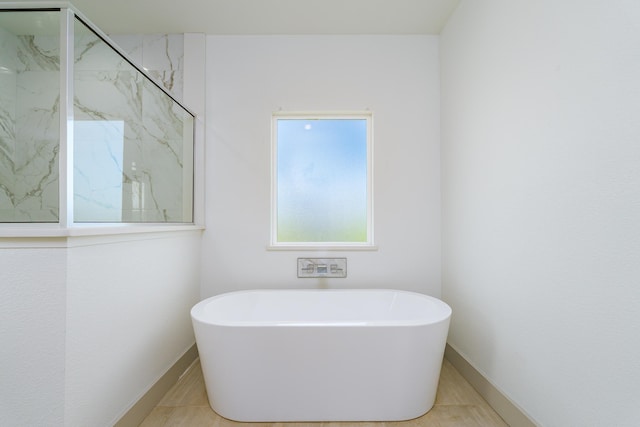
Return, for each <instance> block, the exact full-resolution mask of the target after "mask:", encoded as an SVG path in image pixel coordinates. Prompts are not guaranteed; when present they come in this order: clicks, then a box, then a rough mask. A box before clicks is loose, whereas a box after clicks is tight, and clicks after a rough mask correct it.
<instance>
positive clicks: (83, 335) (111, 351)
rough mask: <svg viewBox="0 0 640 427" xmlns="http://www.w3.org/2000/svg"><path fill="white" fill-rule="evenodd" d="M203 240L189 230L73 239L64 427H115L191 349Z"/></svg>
mask: <svg viewBox="0 0 640 427" xmlns="http://www.w3.org/2000/svg"><path fill="white" fill-rule="evenodd" d="M105 239H107V241H106V242H105ZM200 240H201V232H200V231H191V232H180V233H160V234H153V233H152V234H150V235H147V236H135V238H134V239H131V238H130V237H128V238H126V237H125V238H124V239H123V238H122V237H120V238H118V237H112V238H101V239H100V243H98V244H96V243H94V242H92V238H84V239H81V240H80V241H76V240H74V241H73V245H74V247H72V248H70V249H68V251H69V253H68V260H67V265H68V283H67V333H66V364H65V368H66V383H65V425H67V426H88V425H95V426H107V425H112V424H113V423H114V422H116V421H117V420H118V419H119V418H120V417H121V416H122V415H124V412H125V411H126V410H128V409H129V407H130V406H131V405H132V404H133V403H135V402H137V401H138V399H139V398H140V397H141V396H142V395H143V394H144V393H145V392H146V391H147V390H148V389H149V388H150V387H151V386H152V385H153V384H154V383H155V382H156V381H157V380H158V379H159V378H160V377H161V376H162V375H163V374H164V373H165V372H166V371H167V370H168V369H169V368H170V367H171V366H172V365H173V364H174V363H175V362H176V361H177V360H178V359H179V358H180V357H181V356H182V355H183V354H184V353H185V352H186V351H187V350H188V349H189V348H190V347H191V346H192V345H193V343H194V342H195V338H194V336H193V328H192V326H191V317H190V315H189V312H190V310H191V307H193V305H194V304H195V303H196V302H197V301H198V300H199V287H198V284H199V269H200Z"/></svg>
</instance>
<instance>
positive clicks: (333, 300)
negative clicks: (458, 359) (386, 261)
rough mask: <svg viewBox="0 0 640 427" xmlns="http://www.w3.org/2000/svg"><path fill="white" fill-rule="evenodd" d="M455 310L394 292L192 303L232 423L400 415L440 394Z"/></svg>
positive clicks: (218, 406)
mask: <svg viewBox="0 0 640 427" xmlns="http://www.w3.org/2000/svg"><path fill="white" fill-rule="evenodd" d="M450 317H451V308H449V306H448V305H447V304H445V303H444V302H442V301H440V300H438V299H436V298H432V297H429V296H426V295H423V294H418V293H413V292H405V291H396V290H373V289H370V290H326V289H323V290H264V291H240V292H231V293H227V294H222V295H218V296H214V297H211V298H208V299H205V300H203V301H201V302H199V303H198V304H196V305H195V306H194V307H193V309H192V310H191V318H192V320H193V327H194V331H195V336H196V342H197V345H198V351H199V353H200V360H201V365H202V371H203V374H204V381H205V386H206V389H207V392H208V396H209V403H210V405H211V407H212V408H213V410H214V411H216V412H217V413H218V414H219V415H221V416H223V417H225V418H228V419H231V420H236V421H247V422H252V421H264V422H277V421H281V422H285V421H398V420H407V419H412V418H416V417H419V416H421V415H423V414H424V413H426V412H427V411H428V410H429V409H431V407H432V406H433V404H434V402H435V397H436V389H437V387H438V379H439V377H440V368H441V366H442V357H443V354H444V348H445V343H446V339H447V333H448V329H449V319H450Z"/></svg>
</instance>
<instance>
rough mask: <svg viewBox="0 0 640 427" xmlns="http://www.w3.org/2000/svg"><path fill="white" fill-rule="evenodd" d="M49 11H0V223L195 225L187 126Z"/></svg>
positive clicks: (75, 15) (89, 28) (137, 78)
mask: <svg viewBox="0 0 640 427" xmlns="http://www.w3.org/2000/svg"><path fill="white" fill-rule="evenodd" d="M38 4H39V5H40V4H42V3H38ZM47 5H59V7H47V8H40V7H38V8H36V7H33V6H29V4H28V3H0V223H58V224H59V225H60V226H61V227H64V228H67V227H72V226H73V225H74V224H77V223H192V222H193V185H194V184H193V182H194V180H193V176H194V168H193V150H194V122H195V120H194V114H193V113H191V112H190V111H189V110H188V109H187V108H185V107H184V106H182V105H181V104H180V103H179V102H178V101H177V100H176V99H175V98H174V97H173V96H172V95H171V94H170V93H169V92H168V91H167V90H165V89H164V88H163V87H162V86H161V85H160V84H158V83H156V82H155V81H154V80H153V79H152V78H150V77H149V76H148V74H147V73H146V72H145V70H143V69H142V68H141V67H139V66H137V65H135V64H134V63H133V62H132V61H131V60H129V59H128V57H127V55H126V54H125V53H123V52H122V51H121V50H120V49H119V48H118V47H117V46H115V45H114V44H113V43H112V42H111V41H110V39H109V38H108V37H107V36H106V35H105V34H103V33H102V32H101V31H100V30H98V29H97V28H96V27H95V26H93V25H92V24H91V23H90V22H89V21H88V20H87V19H86V18H85V17H84V16H83V15H82V14H81V13H79V12H78V11H77V10H75V9H74V8H73V7H72V6H71V5H68V4H65V3H47Z"/></svg>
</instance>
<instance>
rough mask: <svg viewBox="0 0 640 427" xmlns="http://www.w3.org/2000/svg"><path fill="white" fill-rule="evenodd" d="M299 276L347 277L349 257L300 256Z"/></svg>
mask: <svg viewBox="0 0 640 427" xmlns="http://www.w3.org/2000/svg"><path fill="white" fill-rule="evenodd" d="M298 277H300V278H303V277H304V278H306V277H335V278H344V277H347V259H346V258H298Z"/></svg>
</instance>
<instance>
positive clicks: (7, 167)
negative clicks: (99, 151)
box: [0, 10, 60, 222]
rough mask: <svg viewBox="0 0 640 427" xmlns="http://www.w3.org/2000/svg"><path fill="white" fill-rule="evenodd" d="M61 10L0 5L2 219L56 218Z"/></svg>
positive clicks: (57, 212)
mask: <svg viewBox="0 0 640 427" xmlns="http://www.w3.org/2000/svg"><path fill="white" fill-rule="evenodd" d="M59 27H60V14H59V12H57V11H29V10H25V11H0V222H57V221H58V218H59V209H58V205H59V200H58V197H59V196H58V195H59V192H58V187H59V185H58V178H59V174H58V151H59V147H60V117H59V110H60V109H59V102H60V46H59V45H60V35H59V34H60V29H59Z"/></svg>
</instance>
